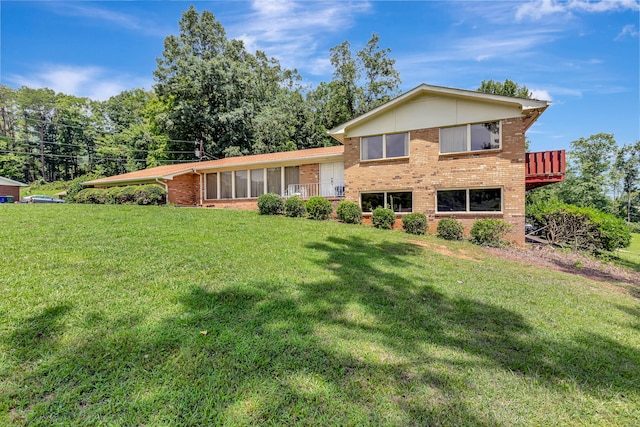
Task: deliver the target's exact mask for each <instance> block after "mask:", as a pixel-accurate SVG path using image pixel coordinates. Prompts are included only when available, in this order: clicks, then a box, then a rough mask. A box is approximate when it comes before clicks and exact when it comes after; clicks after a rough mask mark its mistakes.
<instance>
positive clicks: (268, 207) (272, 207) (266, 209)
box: [258, 193, 284, 215]
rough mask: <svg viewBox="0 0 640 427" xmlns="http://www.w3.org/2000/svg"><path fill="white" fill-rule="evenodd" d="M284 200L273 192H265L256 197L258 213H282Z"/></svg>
mask: <svg viewBox="0 0 640 427" xmlns="http://www.w3.org/2000/svg"><path fill="white" fill-rule="evenodd" d="M283 211H284V200H283V199H282V196H280V195H279V194H275V193H266V194H262V195H260V197H258V212H259V213H260V215H282V212H283Z"/></svg>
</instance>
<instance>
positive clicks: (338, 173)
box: [320, 162, 344, 197]
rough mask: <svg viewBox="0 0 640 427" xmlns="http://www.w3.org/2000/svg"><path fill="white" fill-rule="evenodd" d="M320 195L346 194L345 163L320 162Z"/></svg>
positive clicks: (341, 195)
mask: <svg viewBox="0 0 640 427" xmlns="http://www.w3.org/2000/svg"><path fill="white" fill-rule="evenodd" d="M320 195H321V196H323V197H343V196H344V163H343V162H335V163H320Z"/></svg>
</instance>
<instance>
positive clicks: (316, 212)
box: [305, 196, 333, 220]
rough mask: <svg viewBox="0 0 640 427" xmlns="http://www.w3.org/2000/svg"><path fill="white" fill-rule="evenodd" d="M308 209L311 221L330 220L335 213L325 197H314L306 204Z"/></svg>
mask: <svg viewBox="0 0 640 427" xmlns="http://www.w3.org/2000/svg"><path fill="white" fill-rule="evenodd" d="M305 207H306V208H307V214H308V215H309V219H319V220H325V219H329V217H330V216H331V213H332V212H333V206H331V202H330V201H329V200H327V199H325V198H324V197H320V196H313V197H311V198H310V199H309V200H307V203H306V204H305Z"/></svg>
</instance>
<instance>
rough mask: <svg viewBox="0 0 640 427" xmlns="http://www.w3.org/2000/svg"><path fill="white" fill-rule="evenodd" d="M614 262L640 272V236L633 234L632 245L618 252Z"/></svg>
mask: <svg viewBox="0 0 640 427" xmlns="http://www.w3.org/2000/svg"><path fill="white" fill-rule="evenodd" d="M613 261H614V263H615V264H617V265H620V266H622V267H626V268H629V269H632V270H636V271H640V234H638V233H634V234H632V235H631V245H630V246H629V247H628V248H624V249H621V250H619V251H617V252H616V257H615V258H614V259H613Z"/></svg>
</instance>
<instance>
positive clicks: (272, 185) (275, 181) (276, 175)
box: [267, 168, 282, 194]
mask: <svg viewBox="0 0 640 427" xmlns="http://www.w3.org/2000/svg"><path fill="white" fill-rule="evenodd" d="M280 174H281V172H280V168H267V193H275V194H280V193H282V186H281V184H280V181H281V179H282V177H281V175H280Z"/></svg>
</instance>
